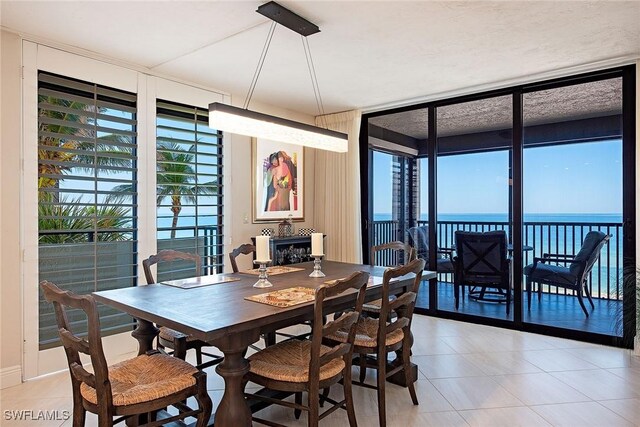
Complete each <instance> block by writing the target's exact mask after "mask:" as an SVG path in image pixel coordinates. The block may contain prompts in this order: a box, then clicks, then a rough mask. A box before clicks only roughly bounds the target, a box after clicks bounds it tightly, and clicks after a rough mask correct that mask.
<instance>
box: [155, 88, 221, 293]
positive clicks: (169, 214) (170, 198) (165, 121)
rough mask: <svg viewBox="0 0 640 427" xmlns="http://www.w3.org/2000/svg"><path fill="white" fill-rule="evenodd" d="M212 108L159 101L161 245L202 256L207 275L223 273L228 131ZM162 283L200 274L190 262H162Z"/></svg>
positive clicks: (157, 126) (203, 272)
mask: <svg viewBox="0 0 640 427" xmlns="http://www.w3.org/2000/svg"><path fill="white" fill-rule="evenodd" d="M208 116H209V112H208V111H207V110H205V109H202V108H197V107H192V106H187V105H182V104H177V103H173V102H169V101H161V100H158V102H157V122H156V141H157V142H156V180H157V184H156V196H157V197H156V198H157V209H158V211H157V230H158V234H157V246H158V251H160V250H162V249H173V250H178V251H182V252H191V253H197V254H199V255H200V256H201V257H202V266H203V271H202V274H216V273H221V272H222V267H223V237H224V236H223V230H222V220H223V216H222V214H223V198H222V177H223V167H222V133H221V132H219V131H217V130H214V129H211V128H209V119H208ZM157 274H158V277H156V281H163V280H171V279H180V278H185V277H190V276H193V275H194V269H193V266H192V265H189V264H188V263H184V262H182V263H181V262H175V263H168V264H164V265H158V273H157Z"/></svg>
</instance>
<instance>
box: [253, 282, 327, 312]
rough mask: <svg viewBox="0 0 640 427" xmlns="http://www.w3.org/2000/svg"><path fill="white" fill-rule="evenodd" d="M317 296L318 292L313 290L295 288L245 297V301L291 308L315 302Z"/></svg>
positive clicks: (300, 287)
mask: <svg viewBox="0 0 640 427" xmlns="http://www.w3.org/2000/svg"><path fill="white" fill-rule="evenodd" d="M315 295H316V290H315V289H313V288H304V287H302V286H296V287H293V288H287V289H280V290H279V291H272V292H267V293H266V294H259V295H252V296H250V297H244V299H246V300H249V301H255V302H260V303H262V304H268V305H273V306H276V307H291V306H293V305H298V304H303V303H305V302H310V301H313V300H314V299H315V298H316V296H315Z"/></svg>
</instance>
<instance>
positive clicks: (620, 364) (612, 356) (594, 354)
mask: <svg viewBox="0 0 640 427" xmlns="http://www.w3.org/2000/svg"><path fill="white" fill-rule="evenodd" d="M567 351H568V352H569V353H571V354H573V355H574V356H577V357H579V358H580V359H584V360H586V361H587V362H589V363H591V364H593V365H596V366H597V367H598V368H605V369H606V368H627V367H631V366H632V364H633V361H632V357H633V356H632V355H631V350H627V349H623V348H614V347H605V346H599V347H588V348H579V349H578V348H574V349H568V350H567Z"/></svg>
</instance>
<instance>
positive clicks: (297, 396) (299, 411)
mask: <svg viewBox="0 0 640 427" xmlns="http://www.w3.org/2000/svg"><path fill="white" fill-rule="evenodd" d="M295 402H296V405H302V392H301V391H297V392H296V393H295ZM300 414H302V409H294V410H293V416H294V417H296V420H299V419H300Z"/></svg>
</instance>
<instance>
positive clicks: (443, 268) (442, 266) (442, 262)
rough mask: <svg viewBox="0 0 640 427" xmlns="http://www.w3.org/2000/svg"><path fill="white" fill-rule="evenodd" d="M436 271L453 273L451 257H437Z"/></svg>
mask: <svg viewBox="0 0 640 427" xmlns="http://www.w3.org/2000/svg"><path fill="white" fill-rule="evenodd" d="M436 271H437V272H438V273H453V272H454V268H453V263H452V262H451V258H438V259H436Z"/></svg>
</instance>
